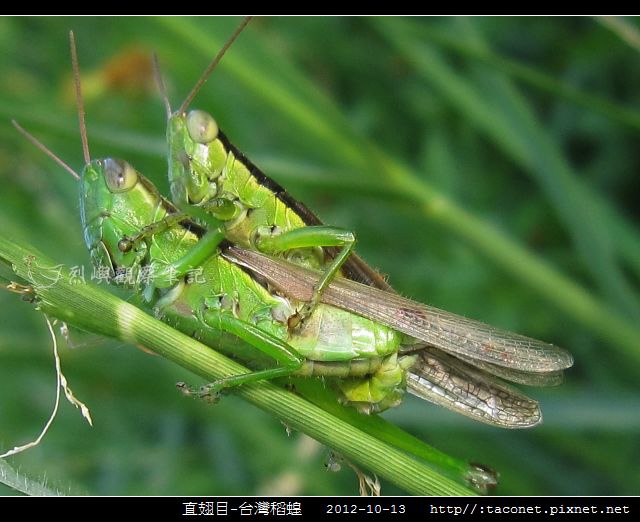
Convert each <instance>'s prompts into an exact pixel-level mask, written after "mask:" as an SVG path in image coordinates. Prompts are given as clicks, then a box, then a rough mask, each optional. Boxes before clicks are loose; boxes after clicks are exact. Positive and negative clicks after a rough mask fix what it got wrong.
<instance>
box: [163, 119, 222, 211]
mask: <svg viewBox="0 0 640 522" xmlns="http://www.w3.org/2000/svg"><path fill="white" fill-rule="evenodd" d="M219 135H220V132H219V129H218V124H217V123H216V121H215V119H214V118H213V116H211V115H210V114H209V113H207V112H204V111H200V110H191V111H189V112H186V113H184V112H175V113H174V114H173V115H171V117H170V118H169V123H168V126H167V142H168V149H169V184H170V187H171V196H172V199H173V201H174V202H175V203H176V204H177V205H178V206H181V205H185V204H195V205H198V204H200V203H202V202H204V201H206V200H207V199H210V198H211V197H213V196H214V195H215V184H214V183H213V180H214V179H215V178H216V177H217V176H219V175H220V173H221V172H222V169H223V167H224V165H225V162H226V151H225V149H224V146H223V145H222V143H221V142H220V140H219Z"/></svg>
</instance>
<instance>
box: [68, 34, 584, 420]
mask: <svg viewBox="0 0 640 522" xmlns="http://www.w3.org/2000/svg"><path fill="white" fill-rule="evenodd" d="M234 36H235V35H234ZM229 43H230V42H229ZM226 47H228V45H227V46H225V49H226ZM72 52H73V53H74V63H76V62H77V60H76V59H75V47H74V46H73V45H72ZM218 58H219V57H216V59H215V60H214V62H212V64H213V65H214V64H215V63H216V62H217V60H218ZM211 69H212V67H209V68H208V69H207V71H205V75H206V74H208V73H210V71H211ZM76 78H78V75H77V74H76ZM201 84H202V81H201V82H199V83H198V84H197V85H196V88H194V92H193V93H192V95H190V96H189V97H187V99H186V101H185V102H184V103H183V106H182V107H181V108H180V109H179V110H178V111H176V112H175V113H171V111H170V110H169V111H168V116H169V122H168V131H167V136H168V139H169V144H168V145H169V177H170V185H171V192H172V196H173V199H174V202H175V203H176V204H177V206H178V207H176V206H175V205H174V204H172V203H170V202H168V201H167V200H166V199H164V198H163V197H162V196H161V195H160V194H159V193H158V191H157V190H156V189H155V188H154V187H153V185H152V184H151V183H150V182H149V181H148V180H146V178H144V177H143V176H142V175H140V174H139V173H138V172H136V171H135V169H133V167H131V166H130V165H129V164H128V163H126V162H124V161H121V160H115V159H105V160H93V161H92V160H91V158H90V155H89V148H88V144H87V139H86V131H85V129H84V122H83V117H82V115H83V110H82V109H81V110H80V114H81V118H80V119H81V135H82V137H83V148H84V153H85V154H84V156H85V164H86V165H85V168H84V170H83V172H82V175H81V176H80V178H81V182H80V187H81V190H80V193H81V213H82V221H83V229H84V236H85V240H86V243H87V246H88V248H89V249H90V251H91V256H92V261H93V262H94V264H96V265H98V266H106V267H108V268H109V270H111V271H112V272H113V273H114V274H117V273H118V272H121V271H123V270H129V269H132V268H133V269H136V270H137V271H138V273H140V272H142V270H147V271H148V272H150V273H152V274H153V277H150V278H149V280H148V281H145V283H144V285H143V286H144V287H145V288H144V292H143V293H144V296H145V298H146V300H147V302H148V303H149V304H150V306H152V307H153V308H154V309H155V311H156V313H157V314H158V315H159V316H160V317H161V318H162V319H163V320H164V321H166V322H168V323H169V324H171V325H172V326H174V327H175V328H177V329H180V330H181V331H183V332H186V333H188V334H191V335H193V336H196V337H198V338H199V339H201V340H202V341H203V342H205V343H206V344H208V345H210V346H212V347H213V348H214V349H217V350H221V351H223V352H225V353H227V354H228V355H230V356H232V357H235V358H237V359H239V360H241V361H243V362H244V363H246V364H247V365H248V366H249V367H251V368H252V370H253V371H252V373H249V374H246V375H238V376H234V377H231V378H228V379H226V380H224V381H220V382H216V383H212V385H210V386H208V387H206V389H205V390H203V393H215V392H217V391H219V390H221V389H223V388H229V387H233V386H237V385H241V384H246V383H249V382H253V381H256V380H259V379H272V378H276V377H286V376H289V375H302V376H317V377H323V378H326V379H327V381H329V382H331V383H332V385H333V386H334V387H335V388H336V389H337V391H338V393H339V395H340V397H341V400H342V401H344V402H345V403H348V404H351V405H353V406H354V407H356V408H358V409H359V410H360V411H363V412H369V413H372V412H377V411H381V410H383V409H386V408H388V407H391V406H394V405H396V404H397V403H399V402H400V401H401V399H402V396H403V394H404V392H405V389H408V390H409V391H410V392H411V393H413V394H415V395H418V396H420V397H422V398H424V399H426V400H430V401H432V402H435V403H437V404H440V405H442V406H445V407H447V408H449V409H452V410H454V411H457V412H459V413H462V414H464V415H467V416H469V417H471V418H473V419H475V420H479V421H482V422H486V423H489V424H493V425H496V426H502V427H509V428H518V427H529V426H533V425H535V424H537V423H538V422H539V421H540V419H541V414H540V409H539V406H538V403H537V402H536V401H534V400H531V399H529V398H528V397H526V396H524V395H522V394H521V393H520V392H518V391H516V390H515V389H513V388H512V387H510V386H509V385H507V384H505V383H503V382H501V381H500V380H499V379H498V378H496V376H497V377H500V378H503V379H506V380H509V381H513V382H517V383H522V384H530V385H551V384H557V383H558V382H560V379H561V373H562V370H564V369H566V368H568V367H570V366H571V364H572V358H571V356H570V355H569V354H568V353H567V352H565V351H564V350H562V349H560V348H557V347H555V346H553V345H550V344H547V343H543V342H541V341H537V340H534V339H530V338H527V337H524V336H520V335H517V334H512V333H509V332H504V331H500V330H497V329H495V328H492V327H490V326H487V325H484V324H482V323H479V322H476V321H472V320H468V319H465V318H462V317H459V316H456V315H454V314H450V313H448V312H444V311H441V310H437V309H434V308H431V307H428V306H425V305H422V304H420V303H416V302H413V301H411V300H408V299H405V298H402V297H400V296H398V295H397V294H396V293H395V292H393V291H392V289H391V288H390V287H389V286H388V285H387V283H386V282H385V281H384V279H383V278H382V277H381V276H380V275H379V274H377V273H376V272H375V271H374V270H372V269H371V268H369V267H368V266H367V265H366V264H365V263H364V262H363V261H361V260H360V259H359V258H358V257H357V256H355V254H353V252H352V249H353V245H354V242H355V240H354V236H353V234H352V233H350V232H345V231H342V230H340V229H336V228H333V227H326V226H323V225H322V224H321V222H320V221H319V220H318V219H317V218H316V217H315V216H314V215H313V214H312V213H311V212H310V211H309V210H308V209H306V207H304V205H302V204H300V203H299V202H297V201H295V200H294V199H293V198H291V197H290V196H289V195H288V194H287V193H286V192H285V191H284V190H283V189H282V188H281V187H280V186H279V185H277V184H276V183H275V182H273V181H272V180H270V179H269V178H267V177H266V176H265V175H264V174H262V173H261V171H260V170H259V169H257V167H255V166H254V165H253V164H252V163H251V162H250V161H248V160H247V159H246V158H245V157H244V156H243V155H242V154H241V153H240V152H239V151H238V150H237V149H236V148H235V147H234V146H233V145H232V144H231V143H230V141H229V140H228V139H227V138H226V137H225V136H224V134H222V133H221V132H220V131H219V129H218V127H217V124H216V123H215V120H214V119H213V118H212V117H211V116H210V115H208V114H207V113H204V112H202V111H190V112H187V108H188V105H189V103H190V101H191V99H192V98H193V95H194V94H195V92H197V89H198V88H199V86H200V85H201ZM78 91H79V81H78ZM79 100H80V97H79ZM193 205H195V208H194V207H193ZM193 217H195V219H196V221H194V220H193V219H192V218H193ZM265 254H268V255H265ZM194 268H198V269H199V270H200V274H201V280H191V279H189V278H188V274H189V272H190V271H192V270H193V269H194ZM202 281H204V283H203V282H202Z"/></svg>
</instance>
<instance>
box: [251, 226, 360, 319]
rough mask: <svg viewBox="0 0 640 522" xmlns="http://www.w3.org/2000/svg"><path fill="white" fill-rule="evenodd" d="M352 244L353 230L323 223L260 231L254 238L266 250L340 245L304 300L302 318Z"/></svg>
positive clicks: (270, 251) (350, 250) (345, 256)
mask: <svg viewBox="0 0 640 522" xmlns="http://www.w3.org/2000/svg"><path fill="white" fill-rule="evenodd" d="M355 244H356V237H355V234H354V233H353V232H351V231H349V230H344V229H342V228H338V227H330V226H324V225H318V226H308V227H304V228H297V229H295V230H290V231H287V232H284V233H282V234H277V235H263V236H260V237H259V238H258V239H257V241H256V247H257V248H258V250H260V251H261V252H264V253H267V254H279V253H282V252H285V251H287V250H292V249H295V248H309V247H342V248H341V249H340V250H339V251H338V254H337V255H336V256H335V258H334V259H333V260H332V261H331V263H330V264H329V265H328V266H327V267H326V268H325V270H324V272H323V274H322V276H321V277H320V279H319V280H318V282H317V283H316V284H315V285H314V287H313V295H312V297H311V300H310V301H309V302H308V303H306V304H305V306H304V307H303V309H302V310H301V312H300V315H301V317H302V321H304V319H305V318H307V317H309V315H311V312H313V310H314V309H315V307H316V306H317V305H318V303H319V302H320V298H321V296H322V292H323V291H324V290H325V288H326V287H327V286H329V284H330V283H331V281H332V280H333V278H334V277H335V276H336V274H337V273H338V271H339V270H340V267H342V265H343V264H344V262H345V261H346V260H347V258H348V257H349V255H350V254H351V252H353V249H354V247H355Z"/></svg>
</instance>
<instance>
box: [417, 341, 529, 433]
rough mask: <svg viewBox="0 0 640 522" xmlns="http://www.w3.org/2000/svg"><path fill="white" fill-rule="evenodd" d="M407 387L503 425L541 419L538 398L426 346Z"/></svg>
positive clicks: (526, 424) (515, 425) (476, 417)
mask: <svg viewBox="0 0 640 522" xmlns="http://www.w3.org/2000/svg"><path fill="white" fill-rule="evenodd" d="M407 389H408V391H409V392H410V393H411V394H413V395H416V396H418V397H420V398H422V399H424V400H427V401H429V402H432V403H434V404H437V405H439V406H443V407H445V408H448V409H450V410H452V411H455V412H457V413H460V414H462V415H466V416H467V417H470V418H472V419H474V420H476V421H480V422H484V423H486V424H491V425H494V426H500V427H502V428H530V427H531V426H535V425H536V424H539V423H540V422H541V421H542V414H541V412H540V407H539V405H538V403H537V402H536V401H534V400H533V399H530V398H529V397H526V396H525V395H523V394H522V393H520V392H519V391H517V390H515V389H514V388H512V387H511V386H508V385H507V384H505V383H503V382H501V381H499V380H498V379H494V378H492V377H491V376H490V375H489V374H487V373H484V372H482V371H479V370H477V369H475V368H474V367H473V366H471V365H469V364H466V363H464V362H462V361H461V360H459V359H457V358H455V357H452V356H450V355H447V354H445V353H443V352H441V351H440V350H437V349H435V348H425V349H423V350H421V351H420V352H419V354H418V361H417V362H416V364H415V365H414V366H413V367H411V368H410V369H409V372H408V374H407Z"/></svg>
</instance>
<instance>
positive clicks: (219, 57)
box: [178, 16, 253, 113]
mask: <svg viewBox="0 0 640 522" xmlns="http://www.w3.org/2000/svg"><path fill="white" fill-rule="evenodd" d="M252 18H253V16H246V17H245V18H244V20H242V22H241V23H240V25H239V26H238V28H237V29H236V30H235V32H234V33H233V34H232V35H231V38H229V39H228V40H227V42H226V43H225V44H224V45H223V46H222V49H220V50H219V51H218V54H216V56H215V58H214V59H213V60H211V63H210V64H209V65H208V66H207V68H206V69H205V70H204V72H203V73H202V76H200V78H199V79H198V81H197V82H196V84H195V85H194V87H193V89H191V92H190V93H189V95H188V96H187V97H186V98H185V100H184V101H183V102H182V105H181V106H180V109H179V110H178V112H179V113H183V112H185V111H186V110H187V107H189V105H190V104H191V102H192V101H193V99H194V98H195V96H196V94H198V92H199V91H200V89H201V88H202V86H203V85H204V82H206V81H207V80H208V79H209V76H210V75H211V73H212V72H213V70H214V69H215V68H216V66H217V65H218V63H220V60H222V57H223V56H224V53H226V52H227V49H229V47H231V44H233V42H235V40H236V38H238V36H240V33H241V32H242V31H243V30H244V28H245V27H246V26H247V24H248V23H249V22H250V21H251V19H252Z"/></svg>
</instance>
